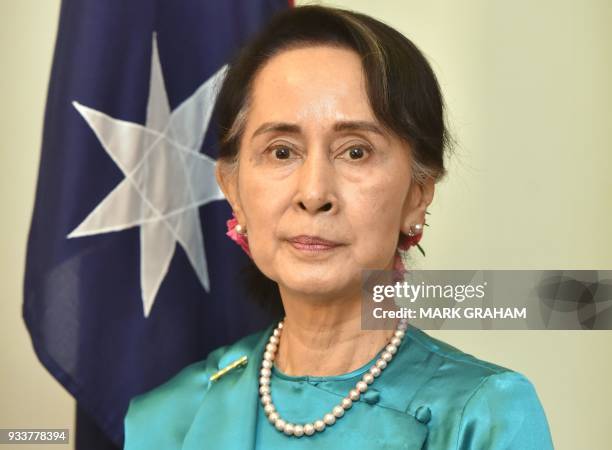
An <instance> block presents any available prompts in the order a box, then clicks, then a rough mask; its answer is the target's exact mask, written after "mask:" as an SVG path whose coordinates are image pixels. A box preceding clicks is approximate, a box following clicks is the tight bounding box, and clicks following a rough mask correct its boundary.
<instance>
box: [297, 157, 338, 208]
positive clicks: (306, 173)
mask: <svg viewBox="0 0 612 450" xmlns="http://www.w3.org/2000/svg"><path fill="white" fill-rule="evenodd" d="M298 177H299V181H298V189H297V192H296V197H295V204H296V205H297V207H298V208H300V209H301V210H304V211H306V212H308V213H310V214H318V213H327V214H334V213H335V211H336V210H337V208H338V201H337V197H336V194H335V177H334V167H333V163H332V162H331V161H330V160H329V158H328V156H327V154H324V152H316V153H315V152H309V154H308V156H307V157H306V160H305V161H304V163H303V164H302V165H301V167H300V169H299V173H298Z"/></svg>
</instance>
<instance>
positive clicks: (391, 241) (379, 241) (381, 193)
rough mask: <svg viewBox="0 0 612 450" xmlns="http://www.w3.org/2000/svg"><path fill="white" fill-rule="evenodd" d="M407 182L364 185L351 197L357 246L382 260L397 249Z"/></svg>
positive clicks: (381, 182)
mask: <svg viewBox="0 0 612 450" xmlns="http://www.w3.org/2000/svg"><path fill="white" fill-rule="evenodd" d="M405 189H406V186H405V184H404V185H401V186H400V185H398V184H397V183H395V184H392V183H389V182H387V181H380V182H377V183H371V184H369V185H367V186H360V187H359V189H358V190H356V191H355V192H354V194H353V198H352V199H351V200H350V201H349V203H348V204H349V205H351V206H349V209H350V211H349V213H348V214H349V216H350V217H349V220H350V222H351V223H352V224H353V225H354V232H355V237H356V238H357V244H358V245H357V247H356V248H357V249H358V250H359V252H360V253H361V252H363V255H364V256H365V255H371V257H372V258H375V259H376V260H378V261H381V260H386V259H388V258H390V257H392V255H393V254H394V252H395V247H396V245H397V238H398V236H399V230H400V221H401V210H402V205H403V201H404V198H405V195H406V194H405Z"/></svg>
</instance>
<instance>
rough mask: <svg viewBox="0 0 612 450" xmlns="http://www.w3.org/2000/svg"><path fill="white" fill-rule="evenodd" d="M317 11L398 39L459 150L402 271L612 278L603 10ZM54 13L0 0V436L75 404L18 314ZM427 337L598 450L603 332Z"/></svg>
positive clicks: (47, 5) (479, 4)
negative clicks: (603, 274)
mask: <svg viewBox="0 0 612 450" xmlns="http://www.w3.org/2000/svg"><path fill="white" fill-rule="evenodd" d="M302 3H304V2H299V1H298V4H302ZM324 3H325V4H330V5H337V6H343V7H348V8H352V9H356V10H359V11H362V12H365V13H368V14H371V15H373V16H375V17H377V18H380V19H382V20H384V21H386V22H387V23H389V24H391V25H393V26H395V27H396V28H398V29H399V30H400V31H402V32H404V33H405V34H406V35H407V36H408V37H410V38H411V39H412V40H413V41H414V42H415V43H416V44H417V45H418V46H419V47H420V48H421V49H422V50H423V51H424V52H425V53H426V55H427V56H428V57H429V59H430V61H431V63H432V65H433V67H434V70H435V71H436V73H437V74H438V76H439V80H440V83H441V85H442V88H443V90H444V93H445V96H446V101H447V103H448V107H449V118H450V123H451V127H452V130H453V132H454V133H455V135H456V137H457V139H458V141H459V144H460V145H459V148H458V151H457V154H456V155H455V157H454V158H452V160H451V163H450V166H449V172H450V173H449V177H448V179H447V180H446V181H444V182H442V183H441V184H440V185H438V188H437V193H436V199H435V201H434V205H433V207H432V208H431V209H430V210H431V212H432V215H431V216H429V219H428V222H429V223H430V225H431V226H430V227H429V228H427V229H426V233H427V234H426V236H425V237H424V238H423V241H422V244H423V246H424V247H425V249H426V251H427V257H426V258H418V257H415V262H414V266H415V267H423V268H458V269H461V268H478V269H487V268H498V269H519V268H520V269H522V268H533V269H551V268H574V269H612V252H611V251H610V250H611V249H612V235H611V234H610V233H609V232H608V230H610V229H612V208H610V205H611V203H612V181H611V179H612V178H611V177H609V176H608V177H607V176H606V175H608V174H609V170H610V169H609V168H610V167H611V166H612V153H611V149H610V144H609V143H608V142H609V140H610V138H611V137H612V136H611V134H612V131H611V128H610V124H611V123H612V93H611V87H610V83H609V81H608V80H609V79H610V78H612V48H611V47H612V31H610V27H609V24H610V23H612V8H611V7H610V3H609V2H607V1H604V0H601V1H595V0H589V1H579V0H574V1H559V0H556V1H552V0H541V1H539V2H528V1H525V0H519V1H513V2H510V1H484V0H482V1H476V0H463V1H451V0H447V1H432V2H417V1H400V0H397V1H390V0H379V1H376V2H372V1H365V0H363V1H359V0H350V1H349V0H347V1H341V2H333V3H332V2H324ZM58 13H59V0H44V1H41V0H19V1H17V0H14V1H10V0H0V36H1V39H0V56H1V57H2V70H1V71H0V80H1V83H0V98H1V99H2V103H3V104H2V108H0V127H1V131H2V133H1V135H0V136H1V137H0V158H1V159H0V163H1V164H0V167H1V169H0V170H1V171H2V172H1V176H0V183H1V187H2V189H1V191H0V196H1V198H2V208H3V211H4V213H3V214H2V221H1V222H0V233H1V235H2V240H1V243H2V253H1V257H0V269H1V270H0V277H1V278H0V286H2V297H3V298H2V302H0V330H1V331H0V352H1V353H0V354H1V355H2V356H3V361H2V364H0V398H1V399H2V401H1V402H0V428H6V427H49V428H52V427H57V428H64V427H69V428H71V429H72V428H73V420H74V419H73V414H74V402H73V400H72V399H71V397H70V396H68V394H67V393H66V392H65V391H64V390H63V388H62V387H61V386H60V385H59V384H58V383H57V382H56V381H55V380H54V379H53V378H51V377H50V376H49V375H48V374H47V372H46V371H45V370H44V369H43V368H42V366H41V365H40V363H39V362H38V361H37V360H36V358H35V356H34V353H33V351H32V349H31V345H30V341H29V336H28V335H27V333H26V331H25V327H24V325H23V321H22V319H21V310H20V308H21V301H22V298H21V283H22V277H23V266H24V252H25V242H26V233H27V230H28V226H29V219H30V214H31V207H32V204H33V199H34V188H35V180H36V171H37V164H38V153H39V148H40V138H41V126H42V117H43V107H44V101H45V95H46V86H47V80H48V76H49V69H50V63H51V57H52V49H53V41H54V36H55V30H56V25H57V16H58ZM606 171H608V173H607V172H606ZM431 334H433V335H434V336H436V337H438V338H441V339H443V340H446V341H448V342H450V343H451V344H453V345H455V346H458V347H460V348H462V349H463V350H465V351H468V352H469V353H473V354H475V355H476V356H478V357H481V358H484V359H488V360H491V361H493V362H496V363H498V364H502V365H505V366H508V367H510V368H513V369H515V370H518V371H520V372H522V373H524V374H526V375H527V376H528V377H529V378H530V379H531V380H532V381H533V382H534V384H535V385H536V388H537V390H538V393H539V395H540V398H541V400H542V403H543V404H544V407H545V409H546V411H547V414H548V417H549V421H550V424H551V428H552V432H553V437H554V440H555V445H556V448H557V449H560V450H576V449H589V450H604V449H606V448H609V446H610V445H609V442H608V439H609V437H610V432H609V419H606V417H609V414H608V406H609V404H610V402H611V401H612V387H611V386H612V384H611V383H610V378H611V377H610V375H612V359H611V358H610V355H611V354H612V351H611V350H610V348H608V346H609V345H610V344H612V332H601V331H600V332H557V331H542V332H538V331H528V332H491V331H487V332H450V331H446V332H431ZM20 448H23V450H27V449H28V446H21V447H20Z"/></svg>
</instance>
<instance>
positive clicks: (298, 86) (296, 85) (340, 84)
mask: <svg viewBox="0 0 612 450" xmlns="http://www.w3.org/2000/svg"><path fill="white" fill-rule="evenodd" d="M251 94H252V97H253V102H252V109H251V114H250V115H251V116H252V119H253V120H250V122H252V121H257V120H258V119H259V120H285V121H287V120H292V121H297V122H301V121H305V122H307V121H311V120H315V121H319V122H320V121H325V120H341V119H360V120H367V119H373V113H372V110H371V107H370V102H369V99H368V96H367V93H366V84H365V77H364V74H363V69H362V65H361V60H360V57H359V55H358V54H357V53H356V52H354V51H353V50H350V49H345V48H339V47H332V46H324V45H318V46H311V47H303V48H297V49H291V50H285V51H283V52H281V53H279V54H278V55H276V56H274V57H273V58H271V59H270V60H269V61H268V62H267V63H266V64H265V65H264V66H263V67H262V68H261V70H260V71H259V73H258V74H257V76H256V77H255V79H254V82H253V90H252V93H251Z"/></svg>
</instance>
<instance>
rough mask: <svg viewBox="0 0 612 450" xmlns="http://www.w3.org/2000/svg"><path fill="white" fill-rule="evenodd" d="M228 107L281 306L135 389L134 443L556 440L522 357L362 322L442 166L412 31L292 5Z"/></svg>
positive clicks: (239, 169)
mask: <svg viewBox="0 0 612 450" xmlns="http://www.w3.org/2000/svg"><path fill="white" fill-rule="evenodd" d="M215 117H216V120H217V122H218V125H219V128H220V133H221V149H220V153H219V160H218V165H217V180H218V182H219V185H220V186H221V188H222V189H223V191H224V193H225V195H226V197H227V199H228V201H229V202H230V204H231V206H232V209H233V211H234V214H235V218H234V219H233V220H231V221H229V222H228V225H229V227H230V230H229V231H228V235H230V237H232V238H233V239H234V240H236V241H237V242H238V243H239V244H240V245H241V246H242V247H243V248H244V249H245V251H246V252H247V253H248V254H249V256H250V257H251V258H252V260H253V263H254V265H255V266H256V267H257V269H258V270H259V271H260V272H261V273H262V274H263V275H262V276H265V278H264V279H266V280H272V281H273V282H274V286H275V287H277V289H276V290H274V291H271V292H270V293H268V294H267V295H268V301H270V302H272V303H273V305H272V306H280V307H282V311H283V315H284V317H283V320H282V321H280V322H278V323H273V324H271V325H270V326H269V327H268V328H267V329H265V330H263V331H262V332H260V333H256V334H252V335H250V336H248V337H246V338H244V339H241V340H240V341H238V342H236V343H234V344H233V345H229V346H224V347H221V348H219V349H217V350H215V351H213V352H211V353H210V354H209V355H208V357H207V358H206V359H205V360H203V361H200V362H198V363H195V364H192V365H190V366H188V367H186V368H185V369H183V370H182V371H181V372H180V373H178V374H177V375H176V376H175V377H173V378H172V379H171V380H169V381H168V382H166V383H165V384H163V385H161V386H159V387H158V388H156V389H154V390H152V391H150V392H148V393H145V394H143V395H140V396H138V397H135V398H134V399H132V401H131V403H130V407H129V410H128V414H127V416H126V418H125V431H126V444H125V448H126V449H127V450H136V449H152V448H160V449H166V450H170V449H179V448H181V449H185V450H187V449H196V448H197V449H200V448H210V449H217V448H219V449H221V448H222V449H251V448H258V449H259V448H261V449H288V450H291V449H299V448H324V449H327V448H352V449H361V448H363V449H366V448H367V449H373V448H376V449H379V448H385V449H429V450H441V449H463V450H465V449H489V450H495V449H500V450H501V449H517V450H518V449H520V450H527V449H538V450H546V449H550V448H552V443H551V438H550V433H549V429H548V425H547V422H546V417H545V415H544V412H543V410H542V407H541V404H540V402H539V400H538V397H537V394H536V393H535V391H534V388H533V386H532V385H531V383H530V382H529V381H528V380H527V379H526V378H525V377H524V376H523V375H521V374H519V373H517V372H514V371H512V370H509V369H507V368H504V367H501V366H498V365H495V364H492V363H489V362H485V361H481V360H478V359H476V358H475V357H473V356H470V355H467V354H465V353H462V352H461V351H459V350H458V349H456V348H454V347H451V346H449V345H448V344H445V343H443V342H441V341H438V340H435V339H434V338H432V337H430V336H428V335H427V334H425V333H424V332H422V331H420V330H418V329H417V328H415V327H413V326H410V325H408V324H406V323H405V322H403V321H402V322H395V323H393V324H392V325H393V326H392V327H390V328H389V329H387V330H362V329H361V327H360V324H361V319H360V317H361V315H360V314H361V303H360V302H361V276H362V270H363V269H388V270H391V269H394V268H398V267H401V259H400V253H399V251H398V248H406V247H408V246H410V245H413V244H416V243H417V242H418V239H419V238H420V237H421V235H422V230H423V225H424V223H425V211H426V208H427V207H428V205H429V204H430V203H431V201H432V199H433V193H434V185H435V183H436V182H437V181H438V180H439V179H440V178H441V177H442V176H443V175H444V174H445V169H444V163H443V156H444V150H445V148H446V147H447V144H448V143H449V139H448V135H447V131H446V126H445V123H444V118H443V101H442V96H441V94H440V91H439V86H438V83H437V81H436V78H435V75H434V74H433V72H432V70H431V68H430V66H429V64H428V63H427V61H426V59H425V58H424V57H423V55H422V54H421V52H420V51H419V50H418V49H417V48H416V47H415V46H414V45H413V44H412V43H411V42H410V41H409V40H408V39H406V38H405V37H404V36H402V35H401V34H399V33H398V32H397V31H395V30H393V29H392V28H390V27H388V26H386V25H384V24H382V23H380V22H378V21H376V20H374V19H372V18H370V17H367V16H364V15H361V14H357V13H353V12H348V11H344V10H339V9H332V8H326V7H321V6H307V7H298V8H295V9H293V10H290V11H287V12H284V13H281V14H280V15H278V16H276V17H275V18H274V19H273V20H272V21H271V23H270V24H269V25H268V26H267V27H266V29H265V30H264V31H263V32H262V33H261V34H260V35H259V37H258V38H257V39H256V40H254V41H253V42H252V43H251V44H250V45H249V46H248V47H247V48H245V49H244V50H243V51H242V53H241V54H240V55H239V56H238V58H237V59H236V61H234V62H233V64H231V66H230V69H229V71H228V73H227V76H226V79H225V81H224V84H223V87H222V89H221V91H220V93H219V96H218V100H217V105H216V111H215ZM274 293H276V297H275V295H274ZM279 294H280V295H279ZM274 302H279V303H276V304H274Z"/></svg>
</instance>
